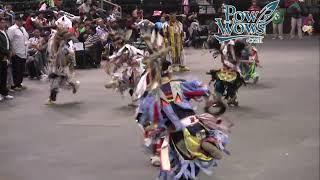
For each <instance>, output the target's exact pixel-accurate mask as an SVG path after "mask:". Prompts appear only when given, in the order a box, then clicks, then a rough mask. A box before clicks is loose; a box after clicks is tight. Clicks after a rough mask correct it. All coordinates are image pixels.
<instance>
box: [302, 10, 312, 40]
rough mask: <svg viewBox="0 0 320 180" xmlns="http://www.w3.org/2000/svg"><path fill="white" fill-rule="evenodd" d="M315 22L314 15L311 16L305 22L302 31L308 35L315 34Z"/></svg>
mask: <svg viewBox="0 0 320 180" xmlns="http://www.w3.org/2000/svg"><path fill="white" fill-rule="evenodd" d="M314 23H315V21H314V19H313V16H312V14H309V15H308V16H307V17H306V18H304V20H303V27H302V30H303V32H305V33H307V34H308V35H312V34H313V25H314Z"/></svg>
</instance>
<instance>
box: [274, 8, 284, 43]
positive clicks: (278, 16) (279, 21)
mask: <svg viewBox="0 0 320 180" xmlns="http://www.w3.org/2000/svg"><path fill="white" fill-rule="evenodd" d="M283 21H284V9H282V8H280V7H278V8H277V10H276V11H275V12H274V14H273V20H272V25H273V35H274V37H273V39H276V38H277V37H279V39H281V40H283Z"/></svg>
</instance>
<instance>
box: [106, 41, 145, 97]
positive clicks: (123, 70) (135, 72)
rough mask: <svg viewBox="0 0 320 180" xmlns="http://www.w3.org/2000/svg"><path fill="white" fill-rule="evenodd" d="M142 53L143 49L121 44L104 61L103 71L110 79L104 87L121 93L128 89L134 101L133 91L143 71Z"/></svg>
mask: <svg viewBox="0 0 320 180" xmlns="http://www.w3.org/2000/svg"><path fill="white" fill-rule="evenodd" d="M120 44H121V43H120ZM120 47H121V46H120ZM144 55H145V52H144V51H143V50H140V49H137V48H136V47H134V46H133V45H130V44H125V45H123V46H122V47H121V48H120V49H119V50H118V51H117V53H115V54H114V55H112V56H110V57H109V58H108V60H107V62H106V66H105V71H106V73H107V74H108V75H110V76H111V78H112V80H111V81H110V82H109V83H108V84H106V85H105V87H106V88H107V89H109V88H113V89H117V90H118V91H119V92H120V93H121V94H122V95H123V94H124V92H125V91H126V90H128V89H129V94H130V95H131V97H132V100H133V101H134V100H135V99H136V98H135V97H134V91H135V88H136V86H137V83H138V82H139V80H140V77H141V74H142V73H143V71H144V65H143V63H142V60H143V58H144Z"/></svg>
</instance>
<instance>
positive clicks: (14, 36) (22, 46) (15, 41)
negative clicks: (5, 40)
mask: <svg viewBox="0 0 320 180" xmlns="http://www.w3.org/2000/svg"><path fill="white" fill-rule="evenodd" d="M8 36H9V39H10V41H11V45H12V50H13V51H14V52H15V54H16V55H17V56H19V57H20V58H23V59H26V58H27V50H28V39H29V35H28V33H27V31H26V30H25V29H24V27H21V28H19V27H18V26H17V25H16V24H15V25H13V26H11V27H10V28H9V29H8Z"/></svg>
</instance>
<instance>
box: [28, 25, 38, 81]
mask: <svg viewBox="0 0 320 180" xmlns="http://www.w3.org/2000/svg"><path fill="white" fill-rule="evenodd" d="M39 51H40V31H39V29H35V30H34V31H33V37H32V38H30V39H29V46H28V58H27V70H28V73H29V78H30V79H40V75H41V70H40V67H39V61H40V60H39V59H40V56H39V55H40V52H39Z"/></svg>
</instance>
